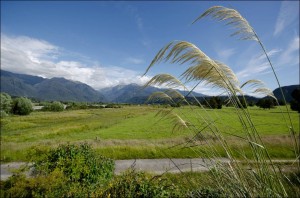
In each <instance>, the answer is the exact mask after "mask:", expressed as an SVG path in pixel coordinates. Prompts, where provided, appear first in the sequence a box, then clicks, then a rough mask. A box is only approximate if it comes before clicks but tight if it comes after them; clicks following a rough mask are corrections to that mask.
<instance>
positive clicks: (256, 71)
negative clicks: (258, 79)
mask: <svg viewBox="0 0 300 198" xmlns="http://www.w3.org/2000/svg"><path fill="white" fill-rule="evenodd" d="M280 51H281V50H279V49H272V50H271V51H269V52H267V53H268V55H269V57H272V56H274V55H276V54H277V53H279V52H280ZM270 69H271V68H270V65H269V62H268V61H267V59H266V57H265V55H264V54H263V55H258V54H256V55H253V56H252V57H251V58H250V60H249V61H248V63H247V65H246V67H245V69H243V70H241V71H239V72H237V73H236V75H237V77H238V79H243V78H246V77H249V76H254V75H262V74H266V73H269V71H270Z"/></svg>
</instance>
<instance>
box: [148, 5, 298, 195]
mask: <svg viewBox="0 0 300 198" xmlns="http://www.w3.org/2000/svg"><path fill="white" fill-rule="evenodd" d="M208 16H211V17H212V18H213V19H216V20H218V21H226V25H230V26H233V27H234V28H235V29H236V32H234V33H233V34H232V35H231V36H239V38H240V39H241V40H254V41H257V42H258V44H259V45H260V46H261V47H262V50H263V52H264V53H265V55H266V57H267V59H268V61H269V63H270V67H271V68H272V70H273V72H274V76H275V78H276V80H277V83H278V86H279V87H280V88H281V86H280V83H279V80H278V77H277V75H276V73H275V70H274V68H273V65H272V63H271V60H270V58H269V56H268V54H267V53H266V50H265V47H264V46H263V44H262V42H261V40H260V39H259V37H258V35H257V33H256V32H255V31H254V29H253V28H252V27H251V26H250V24H249V23H248V21H247V20H246V19H245V18H243V17H242V16H241V15H240V13H239V12H238V11H236V10H234V9H228V8H225V7H221V6H214V7H211V8H209V9H208V10H207V11H205V12H204V13H203V14H202V15H200V16H199V17H198V18H197V19H196V20H195V21H194V23H195V22H196V21H198V20H200V19H202V18H204V17H208ZM160 62H170V63H173V64H185V65H188V69H186V70H185V71H184V72H183V73H182V74H181V76H179V78H177V77H175V76H172V75H171V74H158V75H156V76H154V77H153V78H152V79H151V80H150V81H149V82H148V83H147V84H146V85H145V86H149V85H164V86H167V87H169V90H168V91H166V92H159V93H154V94H153V95H152V96H150V98H149V99H150V100H154V99H159V100H166V101H168V102H170V103H173V104H175V103H178V101H180V102H184V103H187V104H188V101H186V100H185V96H183V95H181V94H180V93H178V92H176V91H174V88H180V89H184V90H188V91H190V92H189V94H188V95H191V96H192V97H194V96H193V95H192V90H194V89H195V88H196V87H197V86H198V85H199V84H200V83H201V84H204V85H206V86H209V87H213V88H218V89H220V90H222V91H223V93H224V94H225V95H227V96H228V98H229V102H230V103H231V104H232V105H233V107H234V110H235V113H236V119H235V121H236V122H239V123H240V125H241V126H242V135H234V132H233V131H230V128H229V130H228V131H227V132H221V130H220V129H219V127H218V126H217V124H216V123H217V122H218V123H220V122H221V123H222V117H218V116H217V117H216V118H212V117H211V116H210V114H209V113H207V111H206V110H205V108H204V105H205V104H202V103H201V102H200V101H198V100H197V98H196V97H194V99H195V100H196V101H197V103H198V105H199V107H200V108H202V109H203V110H204V111H202V113H199V111H197V109H195V107H193V106H191V105H190V112H189V116H187V115H186V114H184V113H183V112H182V111H180V110H179V111H177V112H175V111H174V110H162V111H160V112H159V113H158V115H161V116H162V117H163V118H169V119H170V120H171V121H172V122H173V123H174V128H173V129H174V130H178V131H180V130H182V129H188V130H189V131H190V133H191V134H192V138H190V140H188V141H187V142H186V144H185V145H184V146H185V147H189V148H190V149H191V151H192V152H195V153H198V154H199V156H205V157H206V158H208V159H211V160H213V159H215V158H218V157H220V152H219V149H217V148H216V147H215V144H214V142H215V141H217V142H219V144H220V145H221V147H222V149H223V150H224V152H225V153H226V157H227V158H228V159H230V163H228V164H224V163H221V162H220V163H216V164H215V166H214V168H213V170H212V171H211V172H210V173H211V178H212V179H213V180H214V182H215V183H216V185H217V187H218V188H219V189H221V190H222V192H224V194H226V195H229V196H232V197H257V196H259V197H282V196H283V197H286V196H288V193H287V191H291V190H290V189H287V187H286V185H284V184H285V183H286V180H285V178H287V177H285V175H284V174H283V173H282V172H281V171H280V170H279V169H278V168H277V167H276V166H275V164H274V163H273V161H272V159H271V157H270V155H269V151H268V148H267V147H266V145H265V143H264V141H263V140H262V138H261V134H260V131H259V130H258V129H257V127H256V126H255V124H254V122H253V120H252V118H251V112H250V111H249V110H248V109H247V108H240V107H241V106H242V105H241V104H242V101H241V100H245V98H244V92H243V88H244V86H246V85H251V86H253V87H255V90H254V92H255V93H263V94H265V95H268V96H271V97H273V98H275V96H274V95H273V93H272V91H271V90H270V89H268V88H267V87H265V86H264V84H263V83H262V82H261V81H259V80H249V81H247V82H245V83H243V84H241V83H240V82H239V80H238V78H237V76H236V75H235V73H234V72H233V71H232V70H231V69H230V67H229V66H227V65H226V64H224V63H221V62H219V61H217V60H214V59H212V58H210V57H209V56H208V55H206V54H205V53H204V52H203V51H202V50H201V49H199V48H198V47H197V46H196V45H194V44H192V43H190V42H187V41H172V42H170V43H169V44H167V45H166V46H165V47H163V48H162V49H161V50H160V51H159V52H158V53H157V55H156V56H155V58H154V59H153V60H152V62H151V64H150V65H149V66H148V68H147V69H146V72H145V74H146V73H147V72H148V71H149V70H150V69H151V67H153V66H154V65H155V64H157V63H160ZM191 82H194V83H195V84H196V85H195V86H194V87H193V88H192V89H190V90H189V89H188V88H187V84H188V83H191ZM239 96H242V97H239ZM282 96H283V98H284V95H283V93H282ZM275 99H276V98H275ZM245 102H246V100H245ZM286 111H287V115H288V119H286V126H287V132H288V133H290V134H291V137H292V138H293V142H294V150H295V159H298V158H299V148H298V145H299V142H298V139H297V138H296V132H295V130H294V127H293V123H292V121H291V118H290V115H289V112H288V107H287V106H286ZM191 114H193V115H194V117H195V118H196V119H193V120H192V119H190V115H191ZM283 117H284V115H283ZM284 118H285V117H284ZM224 125H228V123H224ZM228 135H232V136H235V137H237V138H239V139H240V141H241V142H244V143H245V142H246V143H247V145H248V147H249V149H250V150H251V155H252V156H251V159H253V160H254V162H255V163H253V161H252V160H251V161H250V159H249V158H248V157H246V155H245V153H244V152H243V151H242V150H241V151H238V152H239V158H240V157H242V158H243V160H244V161H245V162H246V163H247V164H248V167H249V168H248V169H245V168H244V166H241V165H240V163H238V161H237V157H236V155H235V154H234V153H236V152H237V151H236V150H233V147H232V146H231V145H230V144H228V141H227V140H228V137H229V136H228ZM207 165H208V166H209V165H211V164H210V162H209V164H207Z"/></svg>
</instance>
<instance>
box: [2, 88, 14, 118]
mask: <svg viewBox="0 0 300 198" xmlns="http://www.w3.org/2000/svg"><path fill="white" fill-rule="evenodd" d="M11 105H12V99H11V97H10V95H8V94H7V93H4V92H1V93H0V113H1V117H3V116H6V115H7V114H8V113H10V111H11Z"/></svg>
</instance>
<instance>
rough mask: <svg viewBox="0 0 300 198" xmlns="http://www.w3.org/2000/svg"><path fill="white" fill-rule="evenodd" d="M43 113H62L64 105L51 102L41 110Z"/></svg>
mask: <svg viewBox="0 0 300 198" xmlns="http://www.w3.org/2000/svg"><path fill="white" fill-rule="evenodd" d="M42 110H43V111H56V112H59V111H63V110H64V105H63V104H62V103H61V102H57V101H55V102H52V103H47V104H45V106H44V107H43V108H42Z"/></svg>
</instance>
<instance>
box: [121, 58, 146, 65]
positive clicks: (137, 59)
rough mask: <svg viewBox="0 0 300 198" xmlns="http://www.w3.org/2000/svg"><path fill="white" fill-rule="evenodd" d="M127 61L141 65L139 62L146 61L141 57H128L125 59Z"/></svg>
mask: <svg viewBox="0 0 300 198" xmlns="http://www.w3.org/2000/svg"><path fill="white" fill-rule="evenodd" d="M125 63H129V64H135V65H139V64H142V63H145V61H144V60H143V59H140V58H133V57H128V58H126V59H125Z"/></svg>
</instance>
